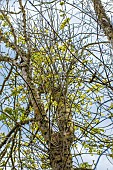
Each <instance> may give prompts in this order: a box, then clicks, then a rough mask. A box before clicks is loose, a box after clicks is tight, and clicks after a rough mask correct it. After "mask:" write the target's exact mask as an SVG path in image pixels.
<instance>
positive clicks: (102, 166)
mask: <svg viewBox="0 0 113 170" xmlns="http://www.w3.org/2000/svg"><path fill="white" fill-rule="evenodd" d="M102 1H103V2H107V0H102ZM111 2H113V1H112V0H111ZM29 8H31V7H30V5H29ZM84 159H85V160H87V161H88V162H91V158H90V157H87V156H84ZM93 159H94V160H96V159H98V156H94V158H93ZM111 161H112V160H111ZM7 170H10V168H9V169H8V168H7ZM96 170H113V165H112V164H111V163H109V161H108V159H107V158H106V156H102V157H101V158H100V161H99V163H98V166H97V169H96Z"/></svg>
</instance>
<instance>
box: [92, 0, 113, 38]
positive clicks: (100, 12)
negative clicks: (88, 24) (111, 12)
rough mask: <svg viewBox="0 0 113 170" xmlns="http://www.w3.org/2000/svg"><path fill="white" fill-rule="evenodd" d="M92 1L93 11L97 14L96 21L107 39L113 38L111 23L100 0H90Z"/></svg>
mask: <svg viewBox="0 0 113 170" xmlns="http://www.w3.org/2000/svg"><path fill="white" fill-rule="evenodd" d="M92 2H93V5H94V10H95V13H96V15H97V22H98V23H99V25H100V26H101V28H102V29H103V31H104V33H105V35H106V36H107V37H108V39H109V40H113V25H112V23H111V22H110V19H109V17H108V16H107V14H106V12H105V9H104V7H103V5H102V2H101V0H92Z"/></svg>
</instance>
